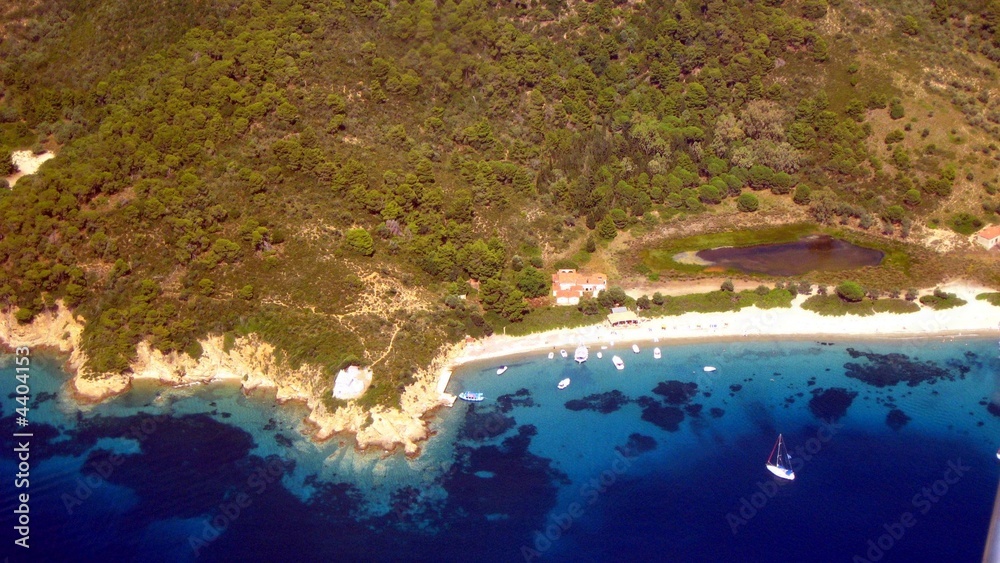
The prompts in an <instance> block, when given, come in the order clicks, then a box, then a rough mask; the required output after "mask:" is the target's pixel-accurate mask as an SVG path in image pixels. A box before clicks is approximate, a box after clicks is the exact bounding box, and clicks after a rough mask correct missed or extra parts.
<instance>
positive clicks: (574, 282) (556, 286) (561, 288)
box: [552, 268, 608, 305]
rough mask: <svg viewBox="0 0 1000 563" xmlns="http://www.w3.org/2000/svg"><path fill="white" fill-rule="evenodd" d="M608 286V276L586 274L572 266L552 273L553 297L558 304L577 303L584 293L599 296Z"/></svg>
mask: <svg viewBox="0 0 1000 563" xmlns="http://www.w3.org/2000/svg"><path fill="white" fill-rule="evenodd" d="M607 288H608V276H606V275H604V274H597V273H594V274H585V273H581V272H577V271H576V270H574V269H571V268H564V269H562V270H559V271H558V272H556V273H554V274H552V297H555V299H556V305H576V304H577V303H579V302H580V298H581V297H583V296H584V295H587V296H589V297H597V294H598V293H599V292H600V291H602V290H605V289H607Z"/></svg>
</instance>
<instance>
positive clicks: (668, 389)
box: [653, 381, 698, 405]
mask: <svg viewBox="0 0 1000 563" xmlns="http://www.w3.org/2000/svg"><path fill="white" fill-rule="evenodd" d="M653 393H656V394H657V395H661V396H662V397H663V400H664V402H666V403H667V404H668V405H683V404H685V403H687V402H688V401H690V400H691V399H693V398H694V396H695V395H697V394H698V384H697V383H692V382H684V381H661V382H660V383H658V384H657V385H656V387H655V388H654V389H653Z"/></svg>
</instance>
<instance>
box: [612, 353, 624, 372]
mask: <svg viewBox="0 0 1000 563" xmlns="http://www.w3.org/2000/svg"><path fill="white" fill-rule="evenodd" d="M611 363H613V364H615V367H616V368H618V371H621V370H623V369H625V362H623V361H622V359H621V358H620V357H619V356H612V358H611Z"/></svg>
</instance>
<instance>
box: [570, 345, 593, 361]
mask: <svg viewBox="0 0 1000 563" xmlns="http://www.w3.org/2000/svg"><path fill="white" fill-rule="evenodd" d="M589 357H590V353H589V352H588V351H587V347H586V346H584V345H582V344H581V345H580V346H577V348H576V352H575V353H574V354H573V359H574V360H576V361H577V363H580V364H582V363H583V362H586V361H587V358H589Z"/></svg>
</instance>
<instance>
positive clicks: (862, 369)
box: [844, 348, 969, 387]
mask: <svg viewBox="0 0 1000 563" xmlns="http://www.w3.org/2000/svg"><path fill="white" fill-rule="evenodd" d="M847 353H848V354H850V356H851V357H852V358H854V359H858V358H864V359H866V360H868V362H867V363H865V364H861V363H855V362H847V363H846V364H844V375H846V376H847V377H851V378H854V379H859V380H861V381H863V382H865V383H867V384H868V385H872V386H874V387H891V386H893V385H897V384H899V383H906V384H907V385H908V386H910V387H916V386H917V385H920V384H921V383H928V384H933V383H934V382H936V381H938V380H947V381H955V379H956V377H957V378H962V377H965V373H966V372H968V371H969V368H968V367H967V366H965V365H963V364H958V365H955V366H952V367H954V368H955V369H956V371H957V372H958V374H957V375H955V374H952V373H951V372H949V371H948V370H947V369H945V368H942V367H941V366H939V365H937V364H936V363H934V362H931V361H926V362H921V361H919V360H913V359H910V357H909V356H907V355H905V354H898V353H891V354H876V353H874V352H862V351H860V350H856V349H854V348H848V349H847ZM960 368H961V369H960Z"/></svg>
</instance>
